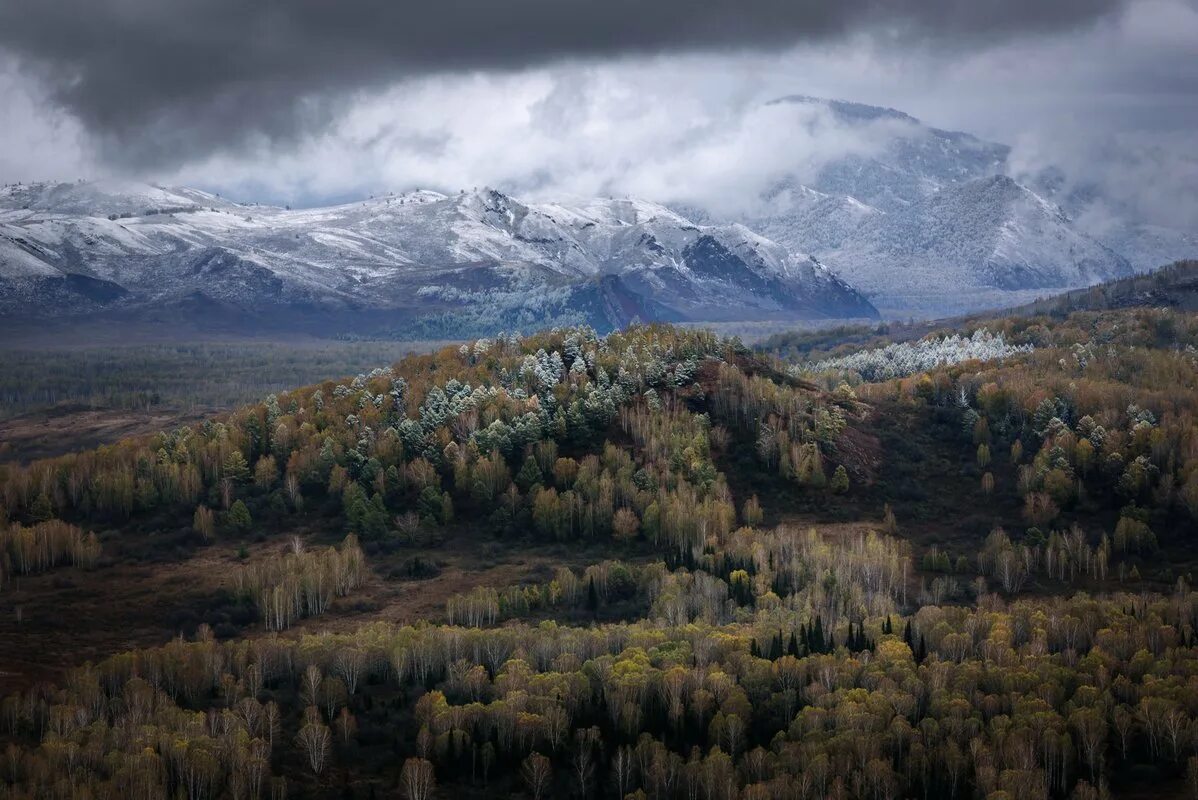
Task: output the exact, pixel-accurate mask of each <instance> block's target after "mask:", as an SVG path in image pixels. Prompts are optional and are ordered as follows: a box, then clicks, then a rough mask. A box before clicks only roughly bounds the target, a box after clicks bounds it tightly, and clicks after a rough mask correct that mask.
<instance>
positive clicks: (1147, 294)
mask: <svg viewBox="0 0 1198 800" xmlns="http://www.w3.org/2000/svg"><path fill="white" fill-rule="evenodd" d="M1133 306H1156V307H1166V308H1176V309H1181V310H1185V311H1194V310H1198V261H1175V262H1174V263H1172V264H1170V265H1168V266H1165V267H1161V268H1160V269H1157V270H1153V271H1152V272H1149V273H1145V274H1143V275H1135V276H1132V277H1130V278H1122V279H1120V280H1115V281H1108V282H1106V283H1100V284H1098V285H1096V286H1091V287H1090V288H1088V289H1076V290H1074V291H1071V292H1065V293H1063V294H1059V295H1056V296H1054V297H1049V298H1046V299H1044V300H1037V301H1036V302H1034V303H1029V304H1028V305H1026V306H1020V307H1018V308H1014V309H1011V311H1010V312H1009V313H1011V314H1013V315H1018V316H1027V315H1030V314H1055V315H1064V314H1068V313H1070V312H1073V311H1102V310H1106V309H1115V308H1130V307H1133Z"/></svg>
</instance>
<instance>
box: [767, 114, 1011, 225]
mask: <svg viewBox="0 0 1198 800" xmlns="http://www.w3.org/2000/svg"><path fill="white" fill-rule="evenodd" d="M773 102H774V103H778V104H782V103H789V104H796V105H801V106H809V107H812V108H818V109H821V110H824V111H826V112H827V113H829V114H830V115H831V116H832V118H833V119H834V120H835V121H836V122H837V123H839V124H841V125H843V126H845V127H846V128H848V129H849V130H852V131H854V132H857V133H859V134H860V135H862V136H863V137H866V138H869V139H872V140H874V141H875V142H876V146H875V148H874V149H873V150H872V151H871V152H870V153H869V154H868V155H862V154H852V155H849V156H847V157H844V158H838V159H834V160H832V161H831V162H829V163H826V164H824V165H823V166H822V167H821V168H820V169H819V170H818V172H817V174H816V176H815V178H814V179H813V180H811V181H809V182H808V185H809V186H810V188H812V189H815V190H817V191H819V192H822V193H823V194H828V195H838V196H849V197H852V198H855V199H856V200H858V201H859V202H861V203H864V204H866V205H869V206H873V207H875V208H878V209H881V210H883V211H895V210H899V209H901V208H903V207H905V206H908V205H910V204H912V203H915V202H918V201H919V200H922V199H924V198H926V197H928V196H929V195H931V194H933V193H935V192H937V191H939V190H940V189H941V188H943V187H944V186H949V185H952V184H955V183H962V182H964V181H969V180H973V179H975V178H979V177H984V176H987V175H994V174H996V173H1001V172H1005V171H1006V164H1007V157H1008V156H1009V155H1010V148H1009V147H1007V146H1006V145H1003V144H997V143H994V142H987V141H983V140H981V139H978V138H977V137H975V136H973V135H971V134H968V133H963V132H961V131H948V130H942V129H940V128H935V127H932V126H929V125H925V124H924V123H922V122H920V121H919V120H918V119H916V118H915V117H912V116H910V115H908V114H904V113H903V112H901V111H895V110H894V109H891V108H880V107H878V106H869V105H864V104H862V103H849V102H845V101H842V100H827V99H823V98H817V97H807V96H805V95H793V96H790V97H783V98H779V99H778V100H775V101H773Z"/></svg>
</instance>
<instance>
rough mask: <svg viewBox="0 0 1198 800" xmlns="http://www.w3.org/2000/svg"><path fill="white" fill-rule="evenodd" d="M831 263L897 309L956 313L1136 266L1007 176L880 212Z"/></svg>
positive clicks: (1095, 279) (828, 255) (1124, 272)
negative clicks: (903, 208)
mask: <svg viewBox="0 0 1198 800" xmlns="http://www.w3.org/2000/svg"><path fill="white" fill-rule="evenodd" d="M825 258H826V260H827V262H828V263H829V264H830V265H831V266H832V267H833V268H834V269H835V270H836V271H837V273H838V274H840V275H842V276H844V277H845V278H846V279H847V280H848V281H850V282H851V283H853V285H855V286H858V287H860V289H861V290H862V292H864V293H865V294H866V296H868V297H871V298H875V301H876V302H877V303H879V304H880V305H881V306H883V307H885V309H889V310H891V311H892V312H895V313H902V312H909V311H912V310H914V311H936V312H938V313H945V312H957V311H965V310H972V309H976V308H984V307H987V306H997V305H1005V304H1011V303H1013V302H1018V301H1019V300H1020V299H1022V298H1023V297H1024V296H1025V295H1026V293H1029V292H1030V293H1033V294H1035V293H1037V292H1039V293H1041V294H1042V293H1043V292H1042V290H1044V289H1057V288H1060V289H1067V288H1073V287H1077V286H1087V285H1089V284H1092V283H1097V282H1099V281H1104V280H1109V279H1111V278H1117V277H1122V276H1125V275H1129V274H1131V272H1132V269H1131V265H1130V264H1129V263H1128V262H1127V260H1126V259H1124V258H1123V257H1122V256H1120V255H1118V254H1117V253H1115V252H1114V251H1112V250H1110V249H1109V248H1107V247H1105V246H1104V245H1102V244H1100V243H1099V242H1097V241H1095V240H1094V239H1091V238H1090V237H1088V236H1086V235H1085V234H1084V233H1081V232H1080V231H1078V230H1077V229H1076V227H1075V226H1074V225H1073V224H1072V223H1071V222H1070V220H1069V219H1068V217H1066V216H1065V215H1064V214H1063V213H1062V212H1061V210H1060V209H1058V208H1057V207H1056V206H1054V205H1052V204H1051V203H1049V202H1047V201H1046V200H1044V199H1043V198H1041V197H1040V196H1038V195H1037V194H1035V193H1034V192H1032V191H1031V190H1030V189H1028V188H1027V187H1026V186H1023V185H1022V184H1019V183H1017V182H1016V181H1014V180H1012V179H1011V178H1008V177H1005V176H993V177H989V178H981V179H977V180H974V181H970V182H968V183H964V184H961V185H958V186H951V187H947V188H944V189H942V190H941V191H939V192H937V193H936V194H933V195H932V196H930V197H928V198H927V199H926V200H923V201H921V202H919V203H916V204H914V205H913V206H912V207H911V208H910V209H908V210H906V211H905V212H903V213H891V214H882V215H878V216H875V217H873V218H871V219H869V220H868V221H866V222H865V223H864V224H863V225H862V226H861V228H860V230H859V231H858V232H857V233H856V235H854V236H853V237H852V238H851V239H849V240H847V241H846V242H845V243H844V244H842V246H841V247H839V248H837V249H836V250H834V251H831V252H828V253H826V254H825Z"/></svg>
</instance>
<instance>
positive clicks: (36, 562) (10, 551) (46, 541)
mask: <svg viewBox="0 0 1198 800" xmlns="http://www.w3.org/2000/svg"><path fill="white" fill-rule="evenodd" d="M99 558H100V540H99V539H97V538H96V534H94V533H85V532H84V531H83V530H81V529H80V528H77V527H75V526H74V525H68V524H67V523H65V522H62V521H61V520H57V519H51V520H46V521H45V522H39V523H36V524H34V525H30V526H28V527H26V526H24V525H21V524H20V523H12V524H10V525H8V526H7V527H5V526H0V579H2V578H3V577H4V576H5V574H15V575H29V574H31V573H34V572H45V571H46V570H48V569H53V568H54V567H57V566H59V565H62V564H70V565H73V566H78V567H88V568H90V567H94V566H95V565H96V562H97V561H98V560H99ZM2 585H3V583H2V581H0V586H2Z"/></svg>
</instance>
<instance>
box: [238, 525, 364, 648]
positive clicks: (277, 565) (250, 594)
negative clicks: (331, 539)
mask: <svg viewBox="0 0 1198 800" xmlns="http://www.w3.org/2000/svg"><path fill="white" fill-rule="evenodd" d="M365 577H366V559H365V556H364V555H363V554H362V549H361V548H360V547H359V546H358V541H357V539H356V538H355V537H354V536H352V535H351V536H348V537H346V539H345V541H344V542H342V543H341V546H340V547H339V548H337V547H328V548H325V549H322V550H309V549H306V548H305V547H304V544H303V542H302V541H301V540H300V539H299V538H296V539H295V540H294V541H293V543H292V546H291V549H290V550H289V552H287V553H284V554H276V555H273V556H270V557H269V558H266V559H262V560H261V561H255V562H252V563H249V564H246V565H244V566H242V567H240V568H239V570H238V572H237V575H236V578H235V585H236V589H237V592H238V593H239V594H240V595H242V596H244V597H245V598H246V599H247V600H249V601H250V602H251V603H253V604H254V605H255V606H256V607H257V609H258V612H259V613H260V614H261V615H262V621H263V623H264V624H265V625H266V627H267V628H269V629H270V630H275V631H280V630H283V629H285V628H288V627H290V626H291V624H292V623H293V622H295V621H296V620H298V619H302V618H303V617H314V616H317V615H319V614H323V613H325V612H326V611H328V609H329V606H330V605H331V604H332V602H333V599H334V598H337V597H345V596H346V595H348V594H349V593H350V592H352V591H353V590H355V589H357V588H358V587H359V586H361V585H362V582H363V581H364V580H365Z"/></svg>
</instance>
